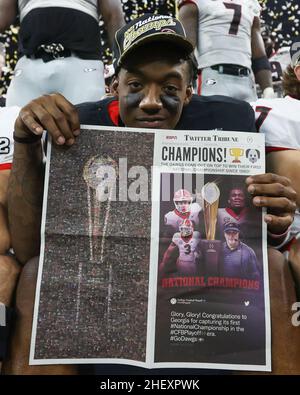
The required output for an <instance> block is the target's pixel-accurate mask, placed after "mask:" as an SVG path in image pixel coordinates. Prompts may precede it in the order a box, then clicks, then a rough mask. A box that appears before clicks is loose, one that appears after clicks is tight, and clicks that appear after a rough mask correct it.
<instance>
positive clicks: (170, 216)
mask: <svg viewBox="0 0 300 395" xmlns="http://www.w3.org/2000/svg"><path fill="white" fill-rule="evenodd" d="M200 211H201V207H200V206H199V204H198V203H192V204H191V211H190V212H189V213H187V214H181V213H180V212H178V211H177V210H176V209H175V210H173V211H169V212H168V213H167V214H166V215H165V225H168V226H171V227H172V229H173V230H174V232H178V231H179V226H180V225H181V224H182V222H183V221H184V220H185V219H189V220H191V221H192V222H193V223H194V226H198V225H199V213H200Z"/></svg>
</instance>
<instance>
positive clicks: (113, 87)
mask: <svg viewBox="0 0 300 395" xmlns="http://www.w3.org/2000/svg"><path fill="white" fill-rule="evenodd" d="M111 93H112V94H113V95H114V96H116V97H119V78H118V77H115V79H114V81H113V83H112V84H111Z"/></svg>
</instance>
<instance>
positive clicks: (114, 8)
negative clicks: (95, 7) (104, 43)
mask: <svg viewBox="0 0 300 395" xmlns="http://www.w3.org/2000/svg"><path fill="white" fill-rule="evenodd" d="M99 10H100V14H101V15H102V17H103V21H104V26H105V28H106V30H107V34H108V41H109V45H110V47H111V48H113V43H114V37H115V33H116V31H117V30H119V29H120V28H121V27H122V26H124V25H125V19H124V13H123V8H122V4H121V1H120V0H117V1H116V0H114V1H113V2H112V1H111V0H110V1H103V0H102V1H100V2H99Z"/></svg>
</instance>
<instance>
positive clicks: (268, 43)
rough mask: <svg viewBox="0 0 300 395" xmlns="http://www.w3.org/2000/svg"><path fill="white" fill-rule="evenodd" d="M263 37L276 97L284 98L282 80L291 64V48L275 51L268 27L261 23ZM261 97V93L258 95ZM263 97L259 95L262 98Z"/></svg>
mask: <svg viewBox="0 0 300 395" xmlns="http://www.w3.org/2000/svg"><path fill="white" fill-rule="evenodd" d="M261 22H262V23H261V25H262V28H261V35H262V38H263V41H264V46H265V50H266V55H267V57H268V59H269V62H270V66H271V73H272V81H273V89H274V91H275V92H276V97H282V96H283V89H282V78H283V73H284V71H285V70H286V69H287V67H288V65H289V64H290V61H291V58H290V51H289V47H282V48H279V49H278V50H277V51H275V45H274V41H273V39H272V35H271V32H270V28H269V27H268V25H267V24H266V23H265V22H264V21H261ZM258 95H259V93H258ZM260 96H261V95H259V97H260Z"/></svg>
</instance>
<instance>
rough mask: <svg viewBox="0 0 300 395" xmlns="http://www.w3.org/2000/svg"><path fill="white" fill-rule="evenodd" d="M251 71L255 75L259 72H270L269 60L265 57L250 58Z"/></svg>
mask: <svg viewBox="0 0 300 395" xmlns="http://www.w3.org/2000/svg"><path fill="white" fill-rule="evenodd" d="M252 70H253V73H254V74H255V75H256V74H257V73H258V72H259V71H261V70H271V66H270V62H269V59H268V58H267V57H266V56H262V57H261V58H256V59H253V58H252Z"/></svg>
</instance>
